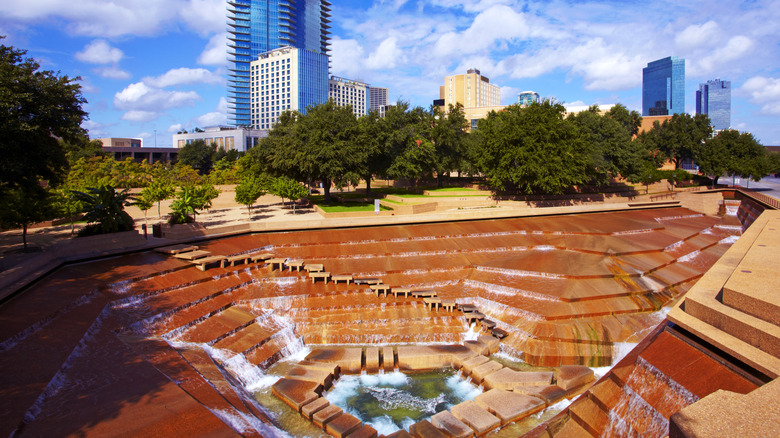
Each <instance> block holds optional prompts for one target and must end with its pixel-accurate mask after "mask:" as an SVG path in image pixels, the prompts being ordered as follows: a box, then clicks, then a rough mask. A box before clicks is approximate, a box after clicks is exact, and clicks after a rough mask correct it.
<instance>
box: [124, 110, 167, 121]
mask: <svg viewBox="0 0 780 438" xmlns="http://www.w3.org/2000/svg"><path fill="white" fill-rule="evenodd" d="M158 117H160V114H159V113H157V112H155V111H136V110H133V111H128V112H126V113H124V114H123V115H122V120H127V121H129V122H150V121H152V120H154V119H156V118H158Z"/></svg>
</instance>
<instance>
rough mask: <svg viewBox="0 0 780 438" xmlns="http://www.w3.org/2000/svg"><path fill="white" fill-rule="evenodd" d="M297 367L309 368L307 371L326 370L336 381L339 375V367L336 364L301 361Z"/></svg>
mask: <svg viewBox="0 0 780 438" xmlns="http://www.w3.org/2000/svg"><path fill="white" fill-rule="evenodd" d="M297 365H298V366H299V367H304V368H309V369H315V370H326V371H328V372H330V373H331V374H333V379H334V380H335V379H338V378H339V376H340V375H341V367H340V366H339V365H338V364H337V363H333V362H314V361H311V360H302V361H300V362H298V363H297Z"/></svg>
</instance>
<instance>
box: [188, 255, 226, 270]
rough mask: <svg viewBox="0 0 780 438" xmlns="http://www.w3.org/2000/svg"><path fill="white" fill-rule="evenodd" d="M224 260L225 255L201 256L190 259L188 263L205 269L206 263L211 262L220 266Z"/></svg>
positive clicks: (209, 263) (210, 263)
mask: <svg viewBox="0 0 780 438" xmlns="http://www.w3.org/2000/svg"><path fill="white" fill-rule="evenodd" d="M224 262H225V256H210V257H201V258H198V259H195V260H190V263H192V264H194V265H195V267H196V268H198V269H200V270H201V271H205V270H206V268H207V265H212V264H219V266H220V267H222V264H223V263H224Z"/></svg>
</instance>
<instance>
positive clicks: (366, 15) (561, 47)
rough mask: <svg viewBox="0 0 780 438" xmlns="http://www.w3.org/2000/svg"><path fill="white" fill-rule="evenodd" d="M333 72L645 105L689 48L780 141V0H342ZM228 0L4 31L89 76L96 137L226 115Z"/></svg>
mask: <svg viewBox="0 0 780 438" xmlns="http://www.w3.org/2000/svg"><path fill="white" fill-rule="evenodd" d="M331 3H332V23H331V24H332V29H331V30H332V46H331V49H332V51H331V56H332V70H331V74H333V75H337V76H342V77H346V78H349V79H355V80H360V81H363V82H367V83H369V84H371V85H373V86H377V87H387V88H388V89H389V93H390V101H391V102H395V101H397V100H404V101H407V102H409V103H410V104H411V105H412V106H418V105H419V106H422V107H424V108H428V107H429V106H430V105H431V103H432V101H433V100H434V99H438V98H439V86H440V85H443V84H444V77H445V76H447V75H452V74H461V73H465V72H466V70H468V69H470V68H477V69H479V70H480V71H481V73H482V75H483V76H486V77H488V78H489V79H490V82H491V83H493V84H496V85H498V86H499V87H501V101H502V102H501V103H502V104H505V105H508V104H512V103H516V102H517V94H518V93H519V92H521V91H525V90H533V91H536V92H538V93H539V94H540V95H541V96H542V97H545V98H553V99H555V100H556V101H558V102H563V103H564V104H565V105H567V106H568V105H572V106H575V105H592V104H600V105H608V104H614V103H622V104H623V105H625V106H626V107H628V108H629V109H635V110H637V111H639V112H640V113H641V109H642V89H641V87H642V68H643V67H645V66H646V65H647V63H648V62H650V61H653V60H656V59H660V58H664V57H667V56H678V57H681V58H685V61H686V64H685V68H686V83H685V87H686V88H685V107H686V111H687V112H690V113H691V114H693V113H694V110H695V101H694V99H695V93H696V90H697V89H698V87H699V84H700V83H703V82H706V81H707V80H712V79H716V78H720V79H723V80H730V81H731V84H732V108H731V110H732V120H731V123H732V128H734V129H739V130H740V131H747V132H751V133H752V134H753V135H754V136H755V137H756V138H757V139H758V140H759V141H760V142H761V143H762V144H764V145H780V26H777V23H780V2H778V1H777V0H755V1H741V2H740V1H729V0H719V1H713V0H706V1H704V0H686V1H642V2H637V1H630V0H612V1H598V2H592V1H577V0H552V1H541V2H533V1H513V0H429V1H412V0H375V1H358V0H349V1H345V0H332V1H331ZM226 5H227V3H226V1H225V0H76V1H74V0H28V1H22V2H20V1H18V0H0V35H5V36H6V38H5V39H4V40H2V41H0V44H4V45H12V46H14V47H17V48H20V49H26V50H27V51H28V56H31V57H33V58H35V59H36V60H37V61H38V62H39V63H40V64H41V66H42V68H43V69H46V70H53V71H59V72H60V74H62V75H67V76H69V77H77V76H78V77H80V78H81V79H80V84H81V86H82V93H83V95H84V97H85V98H86V100H87V102H88V103H87V105H86V106H85V109H86V110H87V111H88V113H89V120H87V121H85V123H84V125H83V126H84V127H85V128H87V129H88V130H89V134H90V137H91V138H100V137H133V138H142V139H143V144H144V146H155V145H157V146H161V147H164V146H171V143H172V134H175V133H176V132H177V131H179V130H181V129H187V130H192V129H193V128H195V127H200V128H203V127H206V126H213V125H217V124H225V123H227V116H226V106H227V102H226V99H225V97H226V95H227V86H226V71H227V70H226V67H227V61H226V58H227V54H226V27H227V26H226V22H227V18H226Z"/></svg>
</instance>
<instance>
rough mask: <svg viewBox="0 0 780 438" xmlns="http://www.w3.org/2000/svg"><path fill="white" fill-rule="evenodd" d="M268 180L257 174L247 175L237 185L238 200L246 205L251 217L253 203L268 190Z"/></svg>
mask: <svg viewBox="0 0 780 438" xmlns="http://www.w3.org/2000/svg"><path fill="white" fill-rule="evenodd" d="M267 185H268V183H267V181H266V179H265V178H262V177H260V176H257V175H246V176H244V178H242V179H241V182H240V183H239V184H238V185H237V186H236V202H238V203H239V204H243V205H246V208H247V211H248V213H249V217H250V218H251V217H252V204H254V203H255V202H257V199H258V198H260V197H261V196H263V195H265V194H266V192H267Z"/></svg>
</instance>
